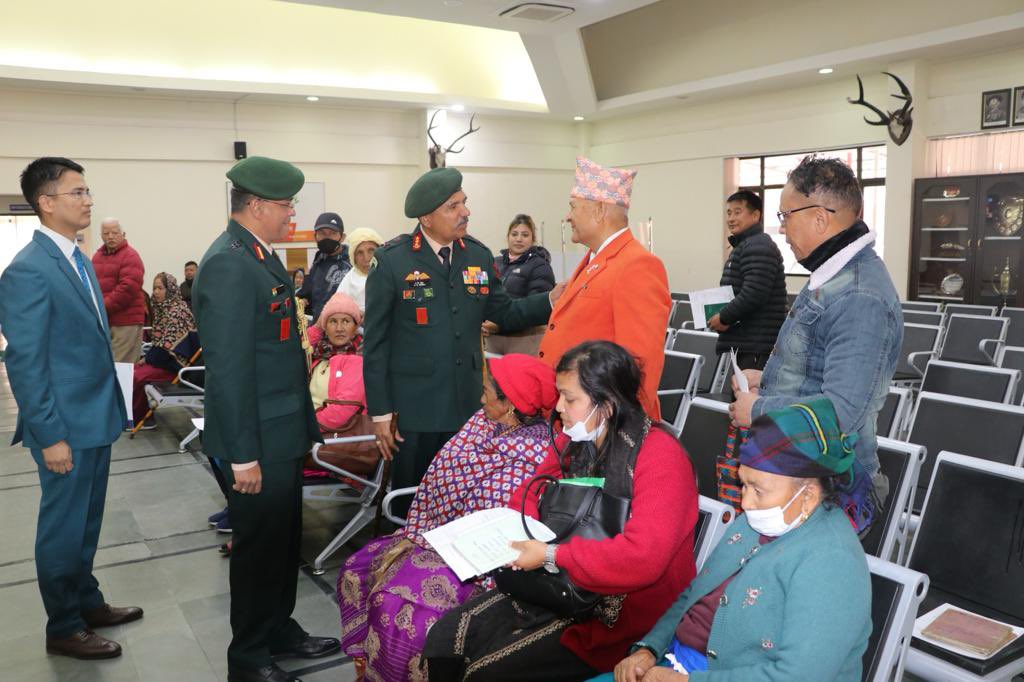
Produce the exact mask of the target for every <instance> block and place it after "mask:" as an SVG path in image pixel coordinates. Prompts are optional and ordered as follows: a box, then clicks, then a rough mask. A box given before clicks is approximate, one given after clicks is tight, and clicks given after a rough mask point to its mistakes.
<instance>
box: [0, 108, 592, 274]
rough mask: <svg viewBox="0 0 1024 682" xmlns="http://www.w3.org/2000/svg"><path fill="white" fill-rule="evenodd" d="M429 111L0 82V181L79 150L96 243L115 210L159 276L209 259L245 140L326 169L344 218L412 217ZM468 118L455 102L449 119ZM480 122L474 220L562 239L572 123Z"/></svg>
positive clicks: (397, 226)
mask: <svg viewBox="0 0 1024 682" xmlns="http://www.w3.org/2000/svg"><path fill="white" fill-rule="evenodd" d="M236 118H237V133H236V130H235V125H236V123H235V121H236ZM425 120H426V118H425V113H424V112H423V111H422V110H409V109H405V110H397V109H393V110H384V109H354V108H353V109H343V108H337V107H320V106H318V105H313V104H310V105H291V104H279V103H275V102H247V101H244V100H243V101H241V102H239V103H238V105H237V111H236V107H235V106H234V105H233V103H232V102H229V101H223V100H215V99H175V98H157V97H153V96H145V95H142V94H140V95H139V96H124V95H110V96H98V95H95V94H72V93H57V92H51V91H30V90H10V89H8V90H0V194H19V193H20V190H19V186H18V175H19V173H20V172H21V170H22V169H23V168H24V167H25V165H26V164H27V163H28V162H29V161H31V160H32V159H34V158H36V157H39V156H43V155H59V156H67V157H70V158H72V159H75V160H76V161H78V162H80V163H81V164H82V165H83V166H85V168H86V177H87V180H88V182H89V185H90V187H91V188H92V190H93V192H94V194H95V195H96V206H95V208H94V210H93V218H94V221H93V226H92V228H90V230H89V234H88V235H87V238H88V239H87V244H88V245H89V246H90V247H91V248H92V249H95V248H97V247H98V246H99V241H98V240H99V229H98V226H99V222H100V220H102V218H103V217H105V216H108V215H113V216H116V217H118V218H119V219H120V220H121V223H122V226H123V228H124V229H125V231H126V232H127V234H128V240H129V243H131V244H132V246H134V247H135V248H136V249H137V250H138V251H139V252H140V254H141V255H142V258H143V261H144V262H145V264H146V272H147V289H148V288H149V284H148V282H149V281H151V279H152V276H153V275H155V274H156V273H157V272H160V271H161V270H166V271H168V272H171V273H174V274H180V272H181V270H182V266H183V264H184V263H185V261H186V260H190V259H191V260H199V258H200V257H201V256H202V255H203V253H204V251H205V250H206V247H207V246H208V245H209V243H210V242H211V241H212V240H213V239H214V238H215V237H216V235H217V234H218V233H219V232H220V231H221V230H223V229H224V225H225V222H226V217H227V216H226V206H225V195H224V187H225V182H226V181H225V178H224V173H225V172H226V171H227V170H228V169H229V168H230V167H231V165H232V164H233V163H234V159H233V157H232V142H233V141H234V140H236V139H237V140H245V141H246V142H247V143H248V151H249V154H250V155H257V154H258V155H265V156H273V157H277V158H284V159H288V160H289V161H292V162H293V163H295V164H296V165H298V166H299V167H300V168H301V169H302V170H303V172H304V173H305V174H306V178H307V180H310V181H321V182H324V183H325V188H326V207H327V210H333V211H336V212H338V213H339V214H340V215H341V216H342V218H343V220H344V221H345V224H346V226H348V227H359V226H367V227H373V228H374V229H376V230H378V231H379V232H380V233H381V234H382V235H384V236H385V237H391V236H394V235H396V234H398V233H400V232H404V231H409V230H411V229H412V227H413V225H414V223H413V221H410V220H408V219H407V218H405V216H404V214H403V204H404V200H405V194H406V191H407V190H408V188H409V186H410V185H411V184H412V182H413V181H414V180H415V179H416V177H418V175H419V174H420V173H421V172H423V171H424V170H426V159H427V154H426V138H425V136H424V129H425ZM466 122H467V121H465V120H463V119H462V118H461V117H458V116H454V115H453V116H452V117H450V120H449V126H448V128H449V131H461V130H464V127H463V126H464V125H465V123H466ZM477 124H478V125H480V126H481V131H480V132H479V133H477V134H475V135H474V136H472V137H470V138H468V139H467V140H466V152H465V153H464V154H462V155H460V156H452V157H450V158H449V163H450V165H456V166H459V167H461V168H462V169H463V170H464V171H465V175H466V181H465V189H466V191H467V193H468V194H469V196H470V202H471V203H470V207H471V209H472V210H473V217H472V218H471V224H470V233H471V234H473V235H475V236H476V237H477V238H479V239H481V240H482V241H484V242H485V243H486V244H488V245H489V246H490V247H491V248H492V249H493V250H495V251H497V250H498V249H499V248H502V247H503V246H504V235H505V230H506V228H507V225H508V223H509V221H510V220H511V218H512V216H513V215H515V214H516V213H521V212H525V213H530V214H531V215H533V216H534V217H535V219H536V220H537V221H538V223H539V222H540V221H544V222H545V223H546V224H547V225H548V226H551V227H550V228H549V229H548V230H547V232H548V238H549V243H550V244H551V245H554V248H556V249H557V244H558V235H557V228H558V221H559V220H560V219H561V217H562V216H563V215H564V213H565V207H566V197H567V196H568V192H569V188H570V187H571V183H572V167H573V157H574V155H575V152H576V132H575V130H574V126H573V125H572V124H566V123H563V122H550V121H544V120H539V119H529V118H520V119H501V118H480V117H478V118H477ZM454 134H455V135H457V134H458V132H454ZM446 139H450V138H445V137H439V141H441V142H445V141H446ZM300 227H302V226H300Z"/></svg>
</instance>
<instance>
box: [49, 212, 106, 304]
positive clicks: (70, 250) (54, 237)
mask: <svg viewBox="0 0 1024 682" xmlns="http://www.w3.org/2000/svg"><path fill="white" fill-rule="evenodd" d="M38 229H39V231H40V232H42V233H43V234H45V235H46V236H47V237H49V238H50V241H52V242H53V243H54V244H56V245H57V248H58V249H60V252H61V253H63V254H64V257H65V258H67V259H68V263H70V264H71V269H72V270H74V272H75V276H77V277H78V279H79V280H81V279H82V276H81V275H79V274H78V264H77V263H75V255H74V254H75V247H76V246H77V244H75V242H73V241H71V240H70V239H68V238H67V237H65V236H64V235H62V234H61V233H59V232H56V231H54V230H51V229H50V228H48V227H47V226H46V225H40V226H39V228H38ZM79 250H81V249H79ZM82 258H88V256H86V255H85V254H84V253H83V254H82ZM85 288H86V289H88V290H89V296H90V298H92V304H93V306H94V307H95V308H96V316H97V317H99V318H100V319H101V320H102V319H103V315H102V314H100V304H99V301H97V300H96V292H95V291H93V289H92V281H90V280H89V279H86V281H85Z"/></svg>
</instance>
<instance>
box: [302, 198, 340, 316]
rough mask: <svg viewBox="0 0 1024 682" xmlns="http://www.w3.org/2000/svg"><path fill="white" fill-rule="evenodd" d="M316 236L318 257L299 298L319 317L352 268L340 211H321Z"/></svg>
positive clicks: (310, 313) (309, 311)
mask: <svg viewBox="0 0 1024 682" xmlns="http://www.w3.org/2000/svg"><path fill="white" fill-rule="evenodd" d="M313 229H314V230H315V231H314V235H315V237H316V248H317V252H316V257H315V258H313V267H312V268H310V270H309V274H308V275H306V279H305V281H303V283H302V288H301V289H299V291H298V292H297V293H296V295H297V296H298V297H299V298H304V299H306V302H307V303H308V304H309V307H308V308H306V312H307V313H308V314H309V315H312V316H313V319H314V320H315V319H317V318H318V317H319V315H320V311H321V310H323V307H324V304H325V303H327V301H328V300H329V299H330V298H331V296H333V295H334V292H335V291H337V290H338V285H339V284H341V280H342V279H344V277H345V274H346V273H348V271H349V270H351V269H352V263H350V262H349V259H348V247H347V246H345V245H344V244H342V241H343V240H344V239H345V223H344V222H342V220H341V216H340V215H338V214H337V213H321V214H320V217H319V218H317V219H316V226H315V227H314V228H313Z"/></svg>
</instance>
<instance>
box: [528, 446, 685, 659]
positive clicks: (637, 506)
mask: <svg viewBox="0 0 1024 682" xmlns="http://www.w3.org/2000/svg"><path fill="white" fill-rule="evenodd" d="M567 440H568V439H567V438H566V437H565V436H559V438H558V446H559V447H560V448H564V446H565V444H566V443H567ZM536 473H537V474H538V475H539V474H548V475H550V476H555V477H556V478H560V477H561V472H560V469H559V466H558V460H557V456H556V455H555V453H554V451H553V450H551V451H549V452H548V456H547V459H545V460H544V462H543V463H542V464H541V465H540V467H539V468H538V469H537V471H536ZM534 490H536V488H535V489H534ZM524 493H525V487H521V488H519V490H517V491H516V492H515V493H513V494H512V498H511V499H510V500H509V504H508V506H509V507H510V508H512V509H516V510H518V509H521V505H522V500H523V495H524ZM526 513H527V514H530V515H531V516H534V517H536V516H537V496H536V493H535V492H531V493H530V497H529V499H527V503H526ZM696 524H697V484H696V480H695V477H694V473H693V468H692V467H691V466H690V459H689V457H687V455H686V453H685V452H684V451H683V448H682V446H681V445H679V442H678V441H676V439H675V438H673V437H672V436H670V435H669V434H668V433H666V432H665V431H663V430H661V429H651V431H650V433H649V434H648V436H647V440H645V441H644V443H643V445H642V446H641V447H640V452H639V454H638V456H637V461H636V471H635V472H634V474H633V504H632V508H631V511H630V518H629V520H628V521H627V522H626V527H625V529H624V530H623V532H622V533H621V534H620V535H617V536H615V537H614V538H611V539H609V540H585V539H582V538H572V539H570V540H569V541H568V542H566V543H564V544H562V545H560V546H559V548H558V554H557V563H558V565H559V567H561V568H562V569H563V570H565V571H567V572H568V573H569V577H570V578H572V580H573V581H574V582H575V583H576V584H577V585H579V586H581V587H583V588H586V589H588V590H591V591H593V592H598V593H604V594H623V593H625V594H626V599H625V600H624V601H623V604H622V613H621V614H620V615H619V619H618V621H616V623H615V625H614V626H613V627H612V628H607V627H605V626H604V625H602V624H601V623H600V622H599V621H598V620H596V619H594V620H589V621H587V622H584V623H579V624H577V625H572V626H570V627H568V628H567V629H566V631H565V632H564V633H563V634H562V640H561V641H562V645H563V646H565V647H567V648H568V649H569V650H570V651H572V652H573V653H575V654H576V655H577V656H579V657H580V658H581V659H583V660H584V661H586V663H587V664H588V665H590V666H591V667H593V668H595V669H597V670H600V671H602V672H607V671H610V670H612V669H613V668H614V667H615V664H616V663H618V662H619V661H620V660H622V659H623V658H624V657H625V656H626V653H627V650H628V648H629V646H630V645H631V644H633V643H634V642H636V641H637V640H639V639H640V638H642V637H643V636H644V635H646V634H647V632H648V631H649V630H650V629H651V627H653V626H654V623H655V622H657V620H658V619H659V618H661V616H662V615H663V614H664V613H665V611H666V610H667V609H668V607H669V606H671V605H672V602H673V601H675V599H676V597H678V596H679V593H680V592H682V591H683V589H685V588H686V586H687V585H689V584H690V581H691V580H693V577H694V574H695V573H696V568H695V565H694V561H693V530H694V526H696Z"/></svg>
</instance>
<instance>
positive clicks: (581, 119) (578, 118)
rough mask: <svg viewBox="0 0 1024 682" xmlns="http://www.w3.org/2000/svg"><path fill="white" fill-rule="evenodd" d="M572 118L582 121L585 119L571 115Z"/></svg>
mask: <svg viewBox="0 0 1024 682" xmlns="http://www.w3.org/2000/svg"><path fill="white" fill-rule="evenodd" d="M572 120H574V121H583V120H585V119H584V118H583V117H582V116H573V117H572Z"/></svg>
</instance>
